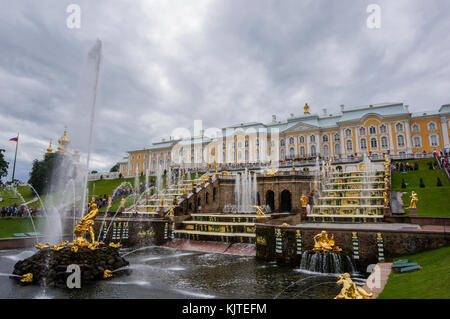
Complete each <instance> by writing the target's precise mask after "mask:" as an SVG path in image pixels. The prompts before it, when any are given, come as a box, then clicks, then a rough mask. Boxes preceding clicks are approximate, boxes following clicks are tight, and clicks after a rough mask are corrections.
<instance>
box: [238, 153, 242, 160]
mask: <svg viewBox="0 0 450 319" xmlns="http://www.w3.org/2000/svg"><path fill="white" fill-rule="evenodd" d="M241 159H242V154H241V151H239V152H238V161H240V160H241Z"/></svg>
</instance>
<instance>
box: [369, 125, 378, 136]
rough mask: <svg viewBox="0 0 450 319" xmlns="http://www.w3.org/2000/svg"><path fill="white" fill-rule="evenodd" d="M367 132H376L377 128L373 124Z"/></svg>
mask: <svg viewBox="0 0 450 319" xmlns="http://www.w3.org/2000/svg"><path fill="white" fill-rule="evenodd" d="M369 134H377V128H376V127H375V126H373V125H372V126H370V127H369Z"/></svg>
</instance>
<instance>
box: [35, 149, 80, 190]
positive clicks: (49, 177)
mask: <svg viewBox="0 0 450 319" xmlns="http://www.w3.org/2000/svg"><path fill="white" fill-rule="evenodd" d="M70 165H72V161H71V160H70V158H69V157H68V156H67V155H64V154H61V153H50V154H45V156H44V159H43V160H41V161H39V160H37V159H36V160H34V161H33V167H32V168H31V172H30V179H29V180H28V183H30V184H31V185H33V187H34V189H35V190H36V192H37V193H38V194H39V195H42V194H44V193H45V192H51V191H53V190H58V189H64V187H65V185H66V184H67V182H68V181H69V179H71V178H75V176H69V175H68V174H69V172H73V170H72V169H70ZM74 174H75V173H74ZM50 186H52V187H53V190H52V189H50Z"/></svg>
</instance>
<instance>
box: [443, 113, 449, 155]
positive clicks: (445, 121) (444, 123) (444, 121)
mask: <svg viewBox="0 0 450 319" xmlns="http://www.w3.org/2000/svg"><path fill="white" fill-rule="evenodd" d="M441 127H442V138H443V141H444V148H450V143H449V140H448V129H447V119H446V118H445V117H441Z"/></svg>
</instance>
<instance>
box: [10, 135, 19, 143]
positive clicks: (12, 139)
mask: <svg viewBox="0 0 450 319" xmlns="http://www.w3.org/2000/svg"><path fill="white" fill-rule="evenodd" d="M9 140H10V141H12V142H18V141H19V137H18V136H17V137H13V138H10V139H9Z"/></svg>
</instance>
